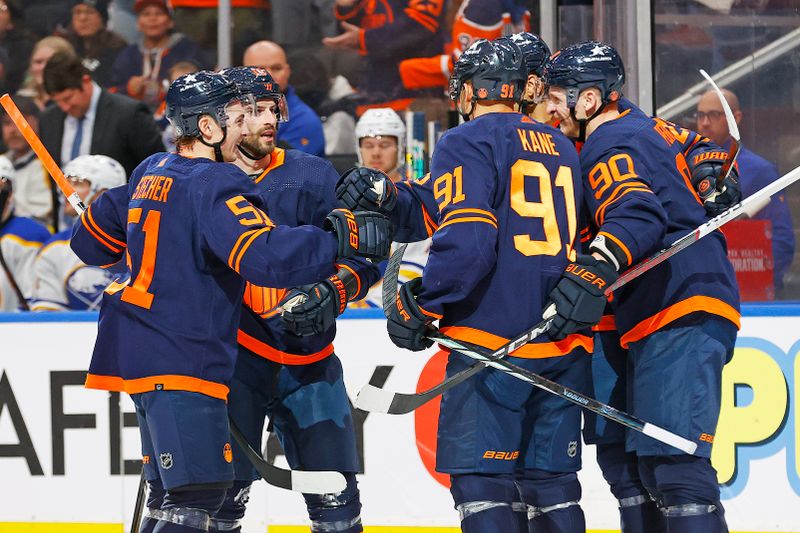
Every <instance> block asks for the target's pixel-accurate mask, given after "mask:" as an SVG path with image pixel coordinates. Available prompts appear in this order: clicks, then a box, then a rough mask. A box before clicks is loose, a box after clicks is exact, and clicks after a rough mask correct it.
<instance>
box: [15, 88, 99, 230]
mask: <svg viewBox="0 0 800 533" xmlns="http://www.w3.org/2000/svg"><path fill="white" fill-rule="evenodd" d="M0 105H2V106H3V109H5V110H6V113H8V116H9V117H10V118H11V120H13V121H14V124H15V125H16V126H17V129H19V131H20V133H22V136H23V137H25V140H26V141H28V144H29V145H30V146H31V149H33V151H34V153H36V155H37V156H38V157H39V161H41V162H42V165H44V168H45V169H47V172H48V173H49V174H50V176H52V177H53V179H54V180H55V182H56V185H58V188H59V189H61V192H63V193H64V196H66V197H67V200H68V201H69V203H70V204H71V205H72V207H73V208H75V211H76V212H77V213H78V214H79V215H80V214H82V213H83V212H84V211H86V205H85V204H84V203H83V201H82V200H81V198H80V196H78V193H76V192H75V189H73V188H72V185H70V183H69V181H67V178H65V177H64V173H63V172H61V169H60V168H59V167H58V165H57V164H56V162H55V160H54V159H53V157H52V156H51V155H50V152H48V151H47V148H45V147H44V144H42V141H41V140H40V139H39V136H38V135H36V132H34V131H33V128H31V125H30V124H28V121H27V120H25V117H24V116H23V115H22V112H21V111H20V110H19V108H18V107H17V104H15V103H14V100H12V99H11V97H10V96H9V95H8V93H6V94H4V95H3V96H0Z"/></svg>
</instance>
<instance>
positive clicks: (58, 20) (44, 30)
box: [22, 0, 72, 39]
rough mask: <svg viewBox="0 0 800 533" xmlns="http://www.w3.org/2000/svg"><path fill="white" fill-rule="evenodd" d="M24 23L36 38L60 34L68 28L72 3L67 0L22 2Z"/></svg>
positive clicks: (29, 0) (28, 0)
mask: <svg viewBox="0 0 800 533" xmlns="http://www.w3.org/2000/svg"><path fill="white" fill-rule="evenodd" d="M22 6H23V7H22V10H23V12H24V13H25V22H26V23H27V25H28V28H30V30H31V31H32V32H33V33H34V34H35V35H36V36H37V37H38V38H40V39H41V38H43V37H47V36H48V35H53V34H54V33H55V34H58V35H60V34H62V33H65V32H66V31H67V28H68V27H69V22H70V18H71V16H72V2H71V1H69V0H66V1H65V0H35V1H31V0H27V1H24V0H23V2H22Z"/></svg>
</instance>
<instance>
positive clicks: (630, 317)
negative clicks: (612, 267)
mask: <svg viewBox="0 0 800 533" xmlns="http://www.w3.org/2000/svg"><path fill="white" fill-rule="evenodd" d="M690 139H693V140H691V141H690ZM700 142H705V141H704V140H703V139H700V138H699V136H697V134H696V133H693V132H690V131H688V130H684V129H681V128H678V127H676V126H675V125H674V124H671V123H668V122H666V121H664V120H661V119H659V118H650V117H648V116H646V115H645V114H644V113H643V112H641V110H639V109H638V108H636V107H635V106H633V105H632V104H630V107H629V108H628V109H626V110H625V111H623V112H622V114H621V116H620V117H619V118H617V119H615V120H612V121H609V122H606V123H604V124H602V125H601V126H599V127H598V128H597V130H595V131H594V132H593V133H592V134H591V135H590V136H589V138H588V139H587V141H586V143H585V144H584V145H583V147H582V149H581V154H580V160H581V167H582V169H583V187H584V193H583V197H584V198H585V201H586V206H587V213H588V216H589V217H590V219H591V222H590V226H591V229H590V235H589V239H587V240H590V238H591V237H595V238H597V239H600V240H601V241H600V242H603V241H610V242H611V243H613V246H615V247H616V248H618V249H619V250H621V251H622V253H623V254H624V255H625V257H626V261H625V263H626V264H627V265H626V266H630V265H635V264H636V263H638V262H639V261H641V260H642V259H645V258H647V257H649V256H650V255H651V254H653V253H655V252H657V251H658V250H660V249H662V248H666V247H668V246H669V245H670V244H672V243H673V242H675V241H676V240H677V239H678V238H680V237H683V236H684V235H686V234H688V233H690V232H691V231H692V230H694V229H695V228H697V227H698V226H699V225H701V224H702V223H703V222H705V221H706V220H707V219H708V217H707V214H706V211H705V208H704V207H703V205H702V202H701V201H700V199H699V198H698V196H697V194H696V192H695V190H694V187H693V185H692V183H691V170H690V167H689V164H688V163H687V160H686V155H687V154H688V153H690V152H691V151H692V150H693V148H694V147H695V146H696V145H697V143H700ZM614 302H615V303H614ZM614 302H612V308H613V309H614V313H615V315H616V316H615V318H616V328H617V330H618V331H619V333H620V335H621V343H622V345H623V347H625V346H627V345H628V344H629V343H631V342H635V341H637V340H639V339H641V338H643V337H645V336H646V335H648V334H650V333H652V332H653V331H656V330H658V329H661V328H662V327H664V326H666V325H667V324H669V323H671V322H673V321H675V320H678V319H681V318H683V317H685V316H687V315H690V314H692V313H695V312H706V313H711V314H716V315H719V316H721V317H723V318H726V319H728V320H730V321H731V322H733V323H735V324H737V325H738V324H739V293H738V288H737V285H736V279H735V277H734V273H733V268H732V267H731V264H730V262H729V261H728V259H727V255H726V245H725V238H724V236H723V235H722V233H721V232H719V231H717V232H714V233H713V234H711V235H708V236H707V237H705V238H704V239H702V240H701V241H699V242H698V243H696V244H693V245H692V246H690V247H688V248H687V249H685V250H683V251H681V252H679V253H678V254H676V255H674V256H673V257H671V258H670V259H669V260H667V261H666V262H664V263H662V264H661V265H658V266H656V267H654V268H653V269H652V270H650V271H649V272H647V273H645V274H643V275H641V276H640V277H639V278H637V279H635V280H633V281H631V282H630V283H629V284H628V285H626V286H624V287H622V288H621V289H619V290H618V291H617V293H616V294H615V298H614Z"/></svg>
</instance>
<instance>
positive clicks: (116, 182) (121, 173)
mask: <svg viewBox="0 0 800 533" xmlns="http://www.w3.org/2000/svg"><path fill="white" fill-rule="evenodd" d="M64 176H66V177H67V178H79V179H84V180H86V181H88V182H89V183H90V184H91V185H90V188H89V194H94V193H96V192H97V191H99V190H101V189H111V188H113V187H119V186H120V185H125V183H126V182H127V181H128V175H127V174H126V173H125V169H124V168H123V167H122V165H120V164H119V162H118V161H117V160H116V159H112V158H110V157H108V156H106V155H81V156H78V157H76V158H75V159H73V160H72V161H70V162H69V163H67V166H65V167H64Z"/></svg>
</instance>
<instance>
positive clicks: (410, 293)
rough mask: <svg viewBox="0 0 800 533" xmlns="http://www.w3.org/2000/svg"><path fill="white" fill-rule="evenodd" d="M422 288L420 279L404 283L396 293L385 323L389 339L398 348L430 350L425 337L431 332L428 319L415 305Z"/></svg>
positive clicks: (414, 350) (429, 344) (428, 342)
mask: <svg viewBox="0 0 800 533" xmlns="http://www.w3.org/2000/svg"><path fill="white" fill-rule="evenodd" d="M421 288H422V278H414V279H412V280H411V281H409V282H408V283H404V284H403V286H402V287H400V291H399V292H398V293H397V300H396V301H395V305H394V307H392V310H391V313H389V317H388V319H387V321H386V330H387V331H388V332H389V338H390V339H392V342H393V343H394V344H395V345H396V346H399V347H400V348H405V349H406V350H411V351H412V352H418V351H420V350H424V349H425V348H430V347H431V346H432V345H433V341H432V340H430V339H428V338H427V337H425V334H426V333H428V332H429V331H431V330H432V326H430V323H431V322H432V321H431V319H430V317H428V316H426V315H425V313H423V312H422V310H421V309H420V308H419V305H417V300H416V298H415V296H416V295H417V294H418V293H419V291H420V289H421Z"/></svg>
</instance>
